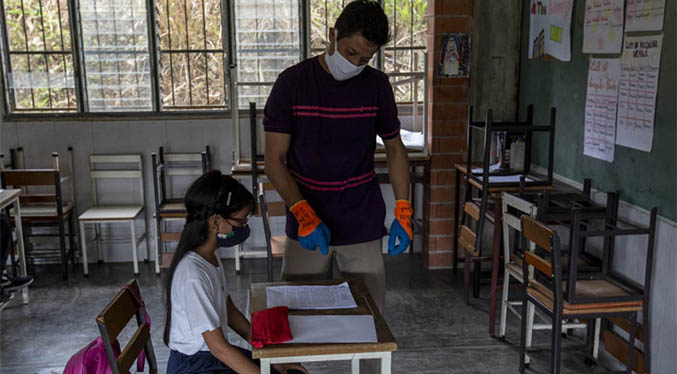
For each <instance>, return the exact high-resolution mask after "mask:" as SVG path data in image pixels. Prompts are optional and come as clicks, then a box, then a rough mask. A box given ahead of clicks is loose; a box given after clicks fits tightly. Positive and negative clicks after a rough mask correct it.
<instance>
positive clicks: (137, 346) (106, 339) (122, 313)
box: [96, 279, 157, 374]
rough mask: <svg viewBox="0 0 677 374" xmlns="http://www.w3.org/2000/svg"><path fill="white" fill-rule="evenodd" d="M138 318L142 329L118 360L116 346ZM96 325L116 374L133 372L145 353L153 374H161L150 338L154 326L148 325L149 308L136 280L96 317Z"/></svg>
mask: <svg viewBox="0 0 677 374" xmlns="http://www.w3.org/2000/svg"><path fill="white" fill-rule="evenodd" d="M134 316H136V323H137V325H138V328H137V329H136V331H135V332H134V335H133V336H132V338H131V339H130V340H129V342H128V343H127V345H126V346H125V347H124V348H123V349H122V353H120V356H119V357H118V358H117V359H116V358H115V355H114V353H113V342H115V341H116V340H117V338H118V336H119V335H120V332H122V330H123V329H124V328H125V327H126V326H127V324H128V323H129V321H130V320H131V319H132V317H134ZM96 323H97V325H98V326H99V333H100V334H101V340H103V345H104V348H105V351H106V357H107V358H108V363H109V364H110V367H111V372H112V374H120V373H129V369H130V368H131V367H132V364H133V363H134V361H135V360H136V359H137V357H138V356H139V353H141V350H144V353H145V357H146V359H147V360H148V364H149V366H150V370H149V372H150V373H151V374H157V361H156V359H155V351H154V350H153V343H152V341H151V337H150V326H149V325H148V323H147V322H146V307H145V305H144V304H143V300H142V299H141V293H140V292H139V285H138V283H137V282H136V280H135V279H133V280H131V281H129V282H127V285H126V286H125V288H123V289H122V290H120V291H119V292H118V293H117V295H115V298H114V299H113V301H111V302H110V303H109V304H108V305H107V306H106V308H104V310H103V311H102V312H101V314H99V316H98V317H96Z"/></svg>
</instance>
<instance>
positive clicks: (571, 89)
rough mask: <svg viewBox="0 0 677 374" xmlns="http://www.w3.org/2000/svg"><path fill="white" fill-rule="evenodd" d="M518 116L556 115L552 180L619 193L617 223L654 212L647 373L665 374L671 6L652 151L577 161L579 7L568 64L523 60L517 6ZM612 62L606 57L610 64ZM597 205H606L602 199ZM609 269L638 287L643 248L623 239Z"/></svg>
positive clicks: (543, 156)
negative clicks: (588, 183) (588, 182)
mask: <svg viewBox="0 0 677 374" xmlns="http://www.w3.org/2000/svg"><path fill="white" fill-rule="evenodd" d="M524 4H525V7H524V8H523V9H522V10H523V12H524V26H523V28H522V44H521V46H522V52H521V53H522V66H521V68H522V69H521V78H520V112H521V113H525V111H526V106H527V105H528V104H535V113H534V117H535V121H536V123H544V122H545V121H547V120H548V116H549V108H550V107H551V106H555V107H557V115H558V116H557V133H556V145H555V163H554V170H555V173H556V174H558V175H559V176H560V178H562V179H564V180H565V181H568V182H569V183H571V184H575V185H579V186H580V183H581V182H582V181H583V179H584V178H592V180H593V188H594V189H598V190H601V191H615V190H620V191H621V199H622V200H623V202H622V204H621V209H620V212H619V214H620V216H621V218H623V219H627V220H629V221H633V222H638V223H642V224H646V223H648V215H647V214H646V211H647V210H648V209H650V208H651V207H653V206H658V207H659V214H660V215H661V216H662V218H660V219H659V224H658V228H657V241H656V252H655V260H654V273H653V274H654V282H653V290H652V292H651V298H652V302H651V320H652V324H653V329H652V334H653V335H652V339H651V343H652V347H653V354H652V358H651V360H652V368H653V372H654V373H672V372H674V370H675V369H674V368H675V367H676V366H677V355H676V354H675V352H677V301H676V300H677V273H676V272H675V268H677V253H676V250H677V249H676V247H675V242H676V239H677V228H676V226H675V218H676V216H675V214H676V213H675V212H676V209H677V187H676V186H677V182H676V173H677V153H676V151H677V146H676V145H677V117H676V115H675V108H676V106H675V102H676V97H675V92H676V91H677V89H676V79H675V56H676V50H675V43H676V41H675V35H676V33H675V18H676V16H675V11H676V10H675V2H674V1H666V4H667V5H666V16H665V21H664V32H663V34H664V39H663V52H662V59H661V71H660V76H659V88H658V96H657V97H658V99H657V113H656V119H655V133H654V141H653V151H652V152H651V153H647V152H641V151H637V150H633V149H629V148H626V147H622V146H616V152H615V161H614V162H613V163H607V162H605V161H601V160H597V159H594V158H591V157H587V156H584V155H583V131H584V109H585V96H586V82H587V72H588V61H589V60H588V57H589V55H584V54H582V34H583V19H584V13H585V12H584V9H585V8H584V7H585V1H582V0H579V1H576V2H575V6H574V8H575V9H574V13H573V19H572V61H571V62H553V61H534V60H528V59H527V50H528V48H527V47H528V44H527V43H528V40H527V36H528V4H529V1H525V2H524ZM610 57H611V56H610ZM534 138H535V144H534V154H533V157H534V160H535V161H536V162H537V163H539V164H540V165H544V164H545V162H546V160H547V153H546V152H547V139H545V138H542V137H537V136H535V137H534ZM596 196H597V197H596V198H597V199H599V200H600V201H605V199H604V196H605V195H604V194H603V193H601V192H600V193H597V194H596ZM616 248H617V250H616V253H617V255H616V257H615V261H614V267H615V269H617V270H618V271H620V272H621V273H623V274H625V275H627V276H628V277H630V278H631V279H633V280H635V281H637V282H640V284H641V283H643V279H644V278H643V277H644V263H645V262H644V261H645V258H646V257H645V256H646V241H645V239H644V238H641V239H639V238H622V239H618V240H617V241H616Z"/></svg>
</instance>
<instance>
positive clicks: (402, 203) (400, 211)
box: [395, 200, 414, 239]
mask: <svg viewBox="0 0 677 374" xmlns="http://www.w3.org/2000/svg"><path fill="white" fill-rule="evenodd" d="M411 215H412V210H411V203H410V202H409V201H408V200H397V201H395V219H396V220H397V222H399V223H400V225H401V226H402V228H403V229H404V231H406V232H407V234H409V239H414V231H413V230H412V228H411Z"/></svg>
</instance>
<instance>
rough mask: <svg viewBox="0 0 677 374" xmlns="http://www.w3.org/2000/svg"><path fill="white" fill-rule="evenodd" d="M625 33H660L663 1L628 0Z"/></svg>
mask: <svg viewBox="0 0 677 374" xmlns="http://www.w3.org/2000/svg"><path fill="white" fill-rule="evenodd" d="M627 7H628V9H627V10H626V12H625V31H661V30H663V18H664V16H665V0H628V5H627Z"/></svg>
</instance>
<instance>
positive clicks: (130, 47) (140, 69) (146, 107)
mask: <svg viewBox="0 0 677 374" xmlns="http://www.w3.org/2000/svg"><path fill="white" fill-rule="evenodd" d="M78 10H79V13H80V17H79V19H80V36H81V38H82V58H83V61H84V64H83V66H84V78H85V79H84V81H85V93H86V104H87V106H86V110H87V111H90V112H104V111H105V112H110V111H151V110H153V100H152V90H151V67H150V49H149V45H148V21H147V14H146V2H145V1H144V0H80V1H79V9H78Z"/></svg>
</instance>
